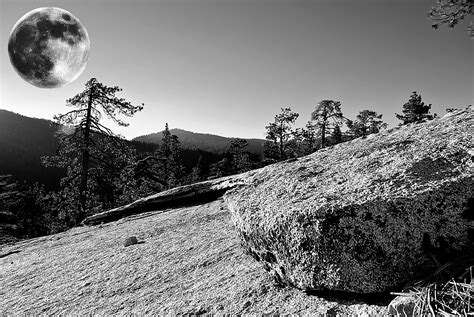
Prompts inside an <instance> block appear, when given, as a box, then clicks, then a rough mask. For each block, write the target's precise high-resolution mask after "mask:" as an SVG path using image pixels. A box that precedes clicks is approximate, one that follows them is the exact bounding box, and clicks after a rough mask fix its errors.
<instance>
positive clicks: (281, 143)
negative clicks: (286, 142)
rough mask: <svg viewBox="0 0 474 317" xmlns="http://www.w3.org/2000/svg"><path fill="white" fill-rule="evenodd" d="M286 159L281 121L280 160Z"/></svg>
mask: <svg viewBox="0 0 474 317" xmlns="http://www.w3.org/2000/svg"><path fill="white" fill-rule="evenodd" d="M283 159H284V151H283V123H280V161H282V160H283Z"/></svg>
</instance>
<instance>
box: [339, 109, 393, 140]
mask: <svg viewBox="0 0 474 317" xmlns="http://www.w3.org/2000/svg"><path fill="white" fill-rule="evenodd" d="M347 126H348V127H349V130H350V131H351V132H352V133H353V135H354V136H355V137H365V136H366V135H369V134H372V133H379V131H380V130H381V129H384V128H386V127H387V124H386V123H384V122H383V121H382V115H381V114H378V113H377V112H375V111H372V110H362V111H360V112H359V114H358V115H357V117H356V120H354V121H348V123H347Z"/></svg>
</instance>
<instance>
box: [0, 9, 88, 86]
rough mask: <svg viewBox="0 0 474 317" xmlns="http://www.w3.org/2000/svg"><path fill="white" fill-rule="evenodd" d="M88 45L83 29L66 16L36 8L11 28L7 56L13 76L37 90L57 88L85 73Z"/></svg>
mask: <svg viewBox="0 0 474 317" xmlns="http://www.w3.org/2000/svg"><path fill="white" fill-rule="evenodd" d="M89 50H90V41H89V35H88V34H87V31H86V29H85V28H84V27H83V26H82V24H81V22H80V21H79V20H78V19H77V18H76V17H75V16H74V15H72V14H71V13H70V12H68V11H66V10H63V9H60V8H52V7H50V8H38V9H35V10H33V11H30V12H28V13H27V14H25V15H24V16H23V17H22V18H21V19H20V20H18V22H17V23H16V24H15V26H14V27H13V29H12V31H11V34H10V38H9V41H8V54H9V56H10V61H11V64H12V65H13V68H14V69H15V70H16V72H17V73H18V74H19V75H20V76H21V77H22V78H23V79H24V80H26V81H27V82H29V83H30V84H32V85H35V86H37V87H41V88H56V87H61V86H63V85H65V84H68V83H70V82H72V81H74V80H75V79H76V78H77V77H79V75H80V74H81V73H82V71H83V70H84V69H85V67H86V64H87V60H88V58H89Z"/></svg>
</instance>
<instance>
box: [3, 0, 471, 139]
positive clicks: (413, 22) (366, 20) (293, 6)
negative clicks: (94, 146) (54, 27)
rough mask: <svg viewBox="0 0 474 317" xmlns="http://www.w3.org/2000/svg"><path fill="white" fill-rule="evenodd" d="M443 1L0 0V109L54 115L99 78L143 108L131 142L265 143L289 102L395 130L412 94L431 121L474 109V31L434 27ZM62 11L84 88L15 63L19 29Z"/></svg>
mask: <svg viewBox="0 0 474 317" xmlns="http://www.w3.org/2000/svg"><path fill="white" fill-rule="evenodd" d="M435 4H436V1H435V0H313V1H310V0H165V1H152V0H81V1H79V0H61V1H51V0H0V46H1V47H0V54H1V55H0V73H1V83H0V84H1V86H0V97H1V98H0V100H1V101H0V102H1V103H0V109H6V110H10V111H13V112H16V113H19V114H22V115H25V116H30V117H36V118H44V119H50V120H52V119H53V116H54V115H55V114H59V113H65V112H67V111H69V110H71V109H70V108H68V107H66V106H65V105H66V99H68V98H70V97H72V96H74V95H75V94H77V93H79V92H81V91H82V90H83V89H84V84H85V83H86V81H87V80H88V79H90V78H92V77H96V78H97V79H98V80H99V81H101V82H102V83H104V84H106V85H110V86H115V85H118V86H120V87H121V88H122V89H123V91H122V92H120V93H118V94H117V95H118V96H119V97H123V98H125V99H127V100H128V101H130V102H132V103H134V104H141V103H144V104H145V106H144V109H143V110H142V111H141V112H140V113H137V114H135V116H134V117H133V118H126V120H125V121H127V122H128V123H130V125H129V126H128V127H126V128H121V127H118V126H114V125H113V124H112V123H111V122H107V125H108V126H109V127H111V128H112V129H113V130H114V131H115V132H117V133H120V134H121V135H123V136H125V137H126V138H128V139H130V138H133V137H136V136H139V135H144V134H149V133H154V132H158V131H161V130H163V128H164V126H165V123H168V124H169V126H170V128H181V129H185V130H189V131H193V132H200V133H210V134H217V135H222V136H227V137H242V138H264V137H265V126H266V125H268V123H269V122H272V121H273V118H274V116H275V115H276V114H278V113H279V112H280V108H282V107H291V109H292V110H293V111H295V112H297V113H299V115H300V117H299V119H298V121H297V124H296V126H297V127H302V126H304V125H305V123H306V122H307V121H308V120H309V119H310V116H311V112H312V111H313V110H314V108H315V106H316V105H317V103H318V102H319V101H321V100H324V99H332V100H336V101H340V102H341V104H342V111H343V114H344V115H345V116H346V117H348V118H355V116H356V115H357V114H358V112H359V111H362V110H364V109H370V110H375V111H377V112H378V113H381V114H383V119H384V121H386V122H387V123H389V125H390V126H395V125H397V124H398V123H399V121H398V120H397V119H396V118H395V113H401V110H402V105H403V104H404V103H405V102H407V101H408V99H409V97H410V95H411V94H412V92H413V91H417V92H418V93H419V94H421V96H422V98H423V101H424V102H425V103H427V104H432V112H435V113H438V114H439V115H443V114H444V113H445V109H446V108H462V107H465V106H467V105H469V104H473V100H474V95H473V94H474V93H473V91H474V78H473V72H474V46H473V45H474V40H472V39H470V38H469V35H468V34H467V31H466V25H467V22H464V23H462V24H460V25H458V26H456V28H454V29H452V30H451V29H448V28H445V27H441V28H439V29H438V30H434V29H432V28H431V21H430V20H429V19H428V17H427V12H428V11H429V9H430V8H431V7H432V6H434V5H435ZM38 7H60V8H63V9H65V10H67V11H69V12H71V13H72V14H74V15H75V16H76V17H77V18H78V19H79V20H80V21H81V23H82V24H83V26H84V27H85V28H86V29H87V32H88V34H89V37H90V41H91V50H90V57H89V61H88V63H87V67H86V69H85V70H84V72H83V73H82V74H81V76H80V77H79V78H78V79H77V80H75V81H74V82H72V83H70V84H68V85H66V86H64V87H61V88H55V89H44V88H43V89H42V88H37V87H35V86H32V85H30V84H29V83H27V82H26V81H24V80H23V79H22V78H20V76H19V75H18V74H17V73H16V72H15V70H14V69H13V67H12V65H11V63H10V60H9V56H8V50H7V46H8V38H9V35H10V32H11V30H12V28H13V26H14V24H15V23H16V22H17V20H18V19H20V18H21V17H22V16H23V15H24V14H25V13H27V12H29V11H30V10H33V9H35V8H38Z"/></svg>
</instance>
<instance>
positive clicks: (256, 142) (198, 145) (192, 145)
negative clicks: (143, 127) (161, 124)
mask: <svg viewBox="0 0 474 317" xmlns="http://www.w3.org/2000/svg"><path fill="white" fill-rule="evenodd" d="M170 132H171V134H173V135H176V136H177V137H178V138H179V142H180V143H181V146H182V147H183V148H188V149H201V150H204V151H209V152H219V153H222V152H224V151H226V150H227V149H228V148H229V147H230V144H231V141H232V138H227V137H223V136H218V135H214V134H205V133H196V132H190V131H186V130H182V129H170ZM162 138H163V131H161V132H157V133H152V134H147V135H142V136H138V137H136V138H134V139H133V141H139V142H146V143H154V144H160V143H161V141H162ZM245 140H246V141H247V142H248V147H247V148H246V149H247V150H248V151H249V152H250V153H253V154H262V152H263V144H264V142H265V140H263V139H245Z"/></svg>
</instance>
